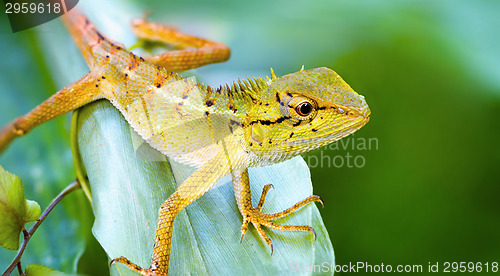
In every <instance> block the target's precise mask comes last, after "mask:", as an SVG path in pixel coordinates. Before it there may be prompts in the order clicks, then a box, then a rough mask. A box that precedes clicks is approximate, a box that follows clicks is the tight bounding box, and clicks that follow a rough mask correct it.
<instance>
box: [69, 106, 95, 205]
mask: <svg viewBox="0 0 500 276" xmlns="http://www.w3.org/2000/svg"><path fill="white" fill-rule="evenodd" d="M80 109H81V108H78V109H75V110H73V115H72V116H71V130H70V145H71V152H72V153H73V164H74V165H75V172H76V179H78V181H79V182H80V185H81V187H82V190H83V192H84V193H85V195H86V196H87V199H88V200H89V201H90V203H92V195H91V193H90V185H89V182H88V179H87V173H86V172H85V166H84V165H83V161H82V157H81V155H80V148H79V147H78V116H79V115H80Z"/></svg>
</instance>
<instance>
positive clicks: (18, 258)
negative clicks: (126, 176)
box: [2, 179, 80, 276]
mask: <svg viewBox="0 0 500 276" xmlns="http://www.w3.org/2000/svg"><path fill="white" fill-rule="evenodd" d="M78 188H80V182H78V179H77V180H75V181H73V182H71V184H69V185H68V186H67V187H66V188H64V190H62V191H61V192H60V193H59V194H58V195H57V197H55V198H54V199H53V200H52V202H50V204H49V206H48V207H47V208H46V209H45V211H43V213H42V215H41V216H40V218H38V219H37V220H36V222H35V224H33V226H32V227H31V228H30V230H29V231H26V229H23V234H24V240H23V243H22V245H21V248H19V251H18V252H17V255H16V257H15V258H14V260H13V261H12V263H11V264H10V266H9V267H8V268H7V269H6V270H5V272H4V273H3V274H2V276H6V275H10V273H12V271H13V270H14V269H15V268H16V267H17V268H18V269H19V271H20V272H19V274H20V275H23V274H21V272H22V270H21V256H22V255H23V253H24V249H26V245H28V241H29V240H30V239H31V237H32V236H33V234H34V233H35V231H36V229H38V227H39V226H40V224H42V222H43V221H44V220H45V218H46V217H47V216H48V215H49V213H50V211H52V209H54V207H55V206H56V205H57V203H59V201H61V199H63V198H64V197H65V196H66V195H68V194H70V193H71V192H73V191H74V190H76V189H78Z"/></svg>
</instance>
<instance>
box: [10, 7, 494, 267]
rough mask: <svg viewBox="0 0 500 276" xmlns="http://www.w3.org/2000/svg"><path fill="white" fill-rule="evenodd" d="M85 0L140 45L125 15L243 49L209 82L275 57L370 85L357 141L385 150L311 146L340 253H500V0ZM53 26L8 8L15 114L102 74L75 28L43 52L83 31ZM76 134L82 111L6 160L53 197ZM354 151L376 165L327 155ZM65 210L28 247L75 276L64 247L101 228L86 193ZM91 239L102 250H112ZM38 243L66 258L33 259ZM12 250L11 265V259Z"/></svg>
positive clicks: (94, 13) (385, 257) (210, 70)
mask: <svg viewBox="0 0 500 276" xmlns="http://www.w3.org/2000/svg"><path fill="white" fill-rule="evenodd" d="M81 2H82V3H80V6H83V8H85V11H86V12H87V13H88V14H89V15H90V17H91V19H93V20H95V19H96V18H101V19H102V20H103V21H105V22H107V23H109V24H108V25H107V26H106V27H107V29H106V28H103V32H104V33H105V34H107V35H108V36H110V37H111V38H113V39H116V40H117V41H122V42H124V43H125V44H126V45H127V46H130V45H132V44H133V43H134V40H133V38H130V34H129V29H128V27H127V26H126V24H125V22H126V20H125V19H128V18H130V17H138V16H141V15H142V14H143V13H145V12H152V14H151V20H154V21H161V22H165V23H169V24H174V25H176V26H178V27H180V29H181V30H183V31H187V32H190V33H195V34H198V35H201V36H204V37H208V38H211V39H213V40H217V41H222V42H224V43H226V44H228V45H229V46H230V47H231V49H232V50H233V52H232V58H231V59H230V60H229V61H228V62H227V63H224V64H217V65H211V66H207V67H206V68H200V69H199V70H197V75H199V76H201V80H202V81H204V82H206V83H208V84H220V83H225V82H229V81H232V80H234V79H237V78H243V77H245V76H247V75H256V76H264V75H265V74H269V73H268V71H267V70H268V69H269V67H273V68H274V69H275V71H276V73H277V74H278V75H283V74H287V73H290V72H293V71H297V70H298V69H299V68H300V66H302V65H303V64H304V65H305V67H306V68H312V67H319V66H326V67H330V68H332V69H334V70H335V71H337V72H338V73H339V74H340V75H341V76H342V77H343V78H344V79H345V80H346V81H347V82H348V83H349V84H350V85H351V86H352V87H353V88H354V89H355V90H356V91H358V92H359V93H361V94H363V95H365V96H366V99H367V102H368V103H369V105H370V108H371V110H372V121H371V122H370V123H369V124H368V125H367V126H366V127H364V128H363V129H362V130H360V131H359V132H358V133H356V134H355V135H354V136H353V137H351V140H349V141H350V142H356V143H357V142H358V141H362V140H363V139H370V138H376V139H377V141H378V147H377V148H372V149H370V150H368V149H356V148H355V149H352V148H351V147H348V148H347V149H342V145H340V146H339V147H340V149H337V148H335V147H325V148H322V149H319V150H317V151H315V152H312V153H310V154H308V155H306V156H305V160H306V161H309V162H310V163H312V162H313V161H315V160H316V161H317V160H319V161H320V160H321V158H322V157H323V160H324V161H325V162H324V164H323V166H319V165H318V166H314V167H312V168H311V175H312V179H313V185H314V188H315V190H314V193H315V194H318V195H321V196H322V197H323V199H324V200H325V202H326V206H325V208H324V209H322V210H321V211H322V215H323V220H324V222H325V225H326V227H327V229H328V230H329V232H330V236H331V237H332V240H333V244H334V247H335V252H336V261H337V264H340V265H342V264H346V263H348V262H357V261H366V262H368V263H370V264H380V263H382V262H383V263H384V264H393V265H397V264H422V265H424V267H425V266H426V264H427V262H438V261H439V262H444V261H474V262H477V261H482V262H486V261H490V262H491V261H499V260H500V249H499V248H500V236H499V235H498V233H497V232H498V229H500V201H499V200H498V196H499V195H500V186H499V185H498V183H499V182H500V181H499V180H500V177H499V174H498V171H497V167H498V164H499V161H500V147H499V146H498V145H497V143H498V141H500V122H499V120H498V119H497V118H498V116H499V115H500V52H499V51H498V49H500V36H499V35H498V29H500V17H499V16H498V14H499V12H500V2H499V1H494V0H477V1H467V0H441V1H437V0H421V1H416V0H415V1H409V0H394V1H372V0H362V1H352V0H343V1H339V0H335V1H326V0H312V1H283V0H280V1H262V0H261V1H252V2H241V1H222V0H220V1H210V2H209V1H206V2H204V1H203V2H202V1H160V0H157V1H139V0H136V1H123V2H120V3H117V2H116V1H110V2H108V1H106V3H104V1H101V2H103V3H100V2H98V1H90V0H88V1H81ZM113 5H115V6H113ZM114 7H120V9H118V8H114ZM113 22H119V23H115V24H113ZM37 29H38V32H35V31H25V32H22V33H17V34H12V33H10V29H9V28H8V24H7V22H6V18H5V17H0V36H1V37H0V41H1V42H0V50H1V53H3V55H2V62H1V65H0V68H1V72H2V74H0V95H1V96H2V100H1V101H0V125H4V124H6V123H7V122H8V121H10V120H12V119H14V118H15V117H16V116H19V115H21V114H24V113H26V112H27V111H29V110H30V109H31V108H33V107H34V106H35V105H37V104H38V103H40V102H41V101H42V100H44V99H45V98H47V97H48V95H50V94H52V93H54V92H55V91H57V90H58V89H59V88H61V87H62V86H64V85H66V84H69V83H70V82H71V81H74V80H75V79H76V78H78V77H79V76H81V75H83V73H84V72H85V71H86V70H87V69H86V68H85V66H82V61H81V58H80V57H79V54H78V51H77V50H76V48H75V47H74V46H73V45H72V44H71V42H70V40H69V39H66V40H65V41H66V42H65V43H62V44H61V46H60V47H57V48H47V47H41V46H43V44H42V42H41V41H43V40H42V38H43V37H45V39H47V38H46V37H49V38H50V37H67V35H66V33H65V31H64V30H63V28H61V27H60V26H59V25H58V22H50V23H48V24H46V25H44V26H41V27H40V28H37ZM127 34H128V35H127ZM41 44H42V45H41ZM51 49H52V52H50V50H51ZM61 55H62V56H64V57H65V58H63V59H62V61H59V62H58V61H54V60H55V58H54V57H60V56H61ZM75 59H76V60H75ZM55 62H56V63H57V65H54V63H55ZM82 68H83V69H82ZM68 129H69V120H68V118H60V119H56V120H54V121H52V122H50V123H48V124H47V125H45V126H42V127H40V128H37V129H35V130H34V131H33V132H32V133H31V134H30V135H28V136H26V137H23V138H21V139H19V140H18V141H16V142H15V143H14V144H13V145H12V146H11V147H10V148H9V149H8V150H7V152H6V153H5V154H3V155H2V156H0V163H1V164H2V166H4V167H5V168H6V169H7V170H9V171H11V172H13V173H14V174H16V175H18V176H19V177H20V178H21V179H22V180H23V183H24V184H25V193H26V197H27V198H30V199H34V200H36V201H37V202H39V203H40V205H41V206H42V208H44V206H46V204H47V203H48V202H49V201H50V199H51V198H52V197H54V196H55V195H56V194H57V192H58V191H59V190H61V189H62V188H63V187H64V186H65V185H66V184H67V183H69V182H70V181H71V180H72V179H73V177H74V173H73V171H72V165H71V156H70V151H69V147H68V143H69V142H68V141H69V139H68ZM359 138H361V140H359ZM353 139H356V140H353ZM344 145H345V143H344ZM357 145H359V143H357ZM347 153H349V154H350V155H351V156H353V158H354V157H357V156H362V159H360V158H359V157H358V161H359V160H364V161H365V164H364V166H363V167H362V168H356V167H353V168H349V167H347V165H346V164H345V165H344V166H341V167H340V168H336V167H335V166H333V165H331V163H330V165H329V166H327V165H325V163H326V161H327V158H326V157H325V156H329V157H330V161H331V160H333V159H334V158H336V156H341V157H343V158H344V159H343V160H347V159H346V158H345V156H346V154H347ZM314 158H317V159H314ZM337 160H340V158H338V159H337ZM353 160H354V159H353ZM310 165H312V164H310ZM54 212H55V213H53V214H51V216H50V217H49V219H48V220H47V222H46V223H44V225H43V226H42V227H41V228H40V230H39V231H38V232H37V233H36V235H37V236H38V235H39V237H38V239H37V242H38V244H35V241H33V244H30V245H29V246H28V252H27V253H26V254H25V255H26V256H25V257H24V258H26V260H27V262H31V263H42V264H44V265H47V266H50V267H52V268H55V269H58V270H62V271H70V269H69V270H65V269H64V268H68V267H70V266H71V265H70V264H69V263H68V261H67V260H65V258H64V257H62V256H76V255H78V254H81V252H82V251H81V250H82V247H81V246H77V245H78V244H82V243H83V242H84V240H85V239H86V235H88V233H86V234H85V233H83V232H85V231H88V229H89V227H90V226H89V223H90V222H89V221H90V220H89V221H85V220H83V221H84V222H83V223H82V217H83V218H87V219H89V215H90V212H91V210H90V207H89V204H88V203H87V202H85V198H84V197H83V195H82V194H79V195H77V194H75V195H71V199H67V200H64V201H63V204H62V206H61V207H60V208H56V210H54ZM82 224H84V225H82ZM85 225H86V226H85ZM54 232H55V233H59V236H57V237H54V236H51V234H50V233H54ZM61 233H63V234H64V236H63V237H61V236H60V234H61ZM68 241H71V242H68ZM90 242H91V243H93V246H87V250H96V249H95V248H96V246H97V245H95V240H94V239H91V240H90ZM49 245H50V246H49ZM97 248H98V247H97ZM37 250H44V252H43V255H41V256H50V257H45V258H44V257H36V258H35V257H30V256H36V255H34V253H36V252H33V251H37ZM30 251H31V252H32V253H29V252H30ZM70 251H71V252H70ZM0 254H2V255H0V256H1V257H0V267H6V264H8V262H9V257H4V256H5V255H3V254H4V253H3V252H1V253H0ZM94 255H96V254H85V256H86V257H85V260H86V261H89V260H91V259H92V258H91V257H93V256H94ZM30 258H35V259H30ZM23 260H24V259H23ZM70 262H71V261H70ZM104 265H105V264H104ZM93 274H95V273H93Z"/></svg>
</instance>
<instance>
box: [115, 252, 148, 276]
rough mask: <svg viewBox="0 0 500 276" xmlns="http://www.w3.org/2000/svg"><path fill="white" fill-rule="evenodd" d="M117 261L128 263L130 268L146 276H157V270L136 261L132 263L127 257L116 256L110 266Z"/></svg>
mask: <svg viewBox="0 0 500 276" xmlns="http://www.w3.org/2000/svg"><path fill="white" fill-rule="evenodd" d="M115 263H120V264H124V265H126V266H127V267H128V268H129V269H130V270H133V271H135V272H137V273H139V274H141V275H145V276H155V275H157V273H155V270H154V269H150V268H148V269H144V268H142V267H140V266H138V265H136V264H134V263H132V262H131V261H129V260H128V259H127V258H125V257H123V256H122V257H118V258H114V259H113V260H112V261H111V263H110V264H109V266H110V267H111V266H112V265H113V264H115Z"/></svg>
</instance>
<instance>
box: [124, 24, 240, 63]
mask: <svg viewBox="0 0 500 276" xmlns="http://www.w3.org/2000/svg"><path fill="white" fill-rule="evenodd" d="M132 30H133V32H134V33H135V35H136V36H137V37H138V38H139V39H143V40H147V41H156V42H161V43H165V44H170V45H175V46H176V47H178V48H181V49H180V50H176V51H170V52H165V53H162V54H159V55H154V56H150V57H146V60H148V61H151V62H153V63H155V64H157V65H160V66H161V67H163V68H165V69H167V70H170V71H174V72H179V71H186V70H190V69H194V68H198V67H201V66H204V65H208V64H212V63H218V62H224V61H226V60H228V59H229V56H230V55H231V50H230V49H229V47H228V46H226V45H224V44H223V43H219V42H215V41H211V40H208V39H203V38H199V37H196V36H193V35H189V34H185V33H182V32H179V31H177V30H176V29H175V28H172V27H169V26H165V25H161V24H156V23H152V22H147V21H145V20H144V19H136V20H134V21H133V22H132Z"/></svg>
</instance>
